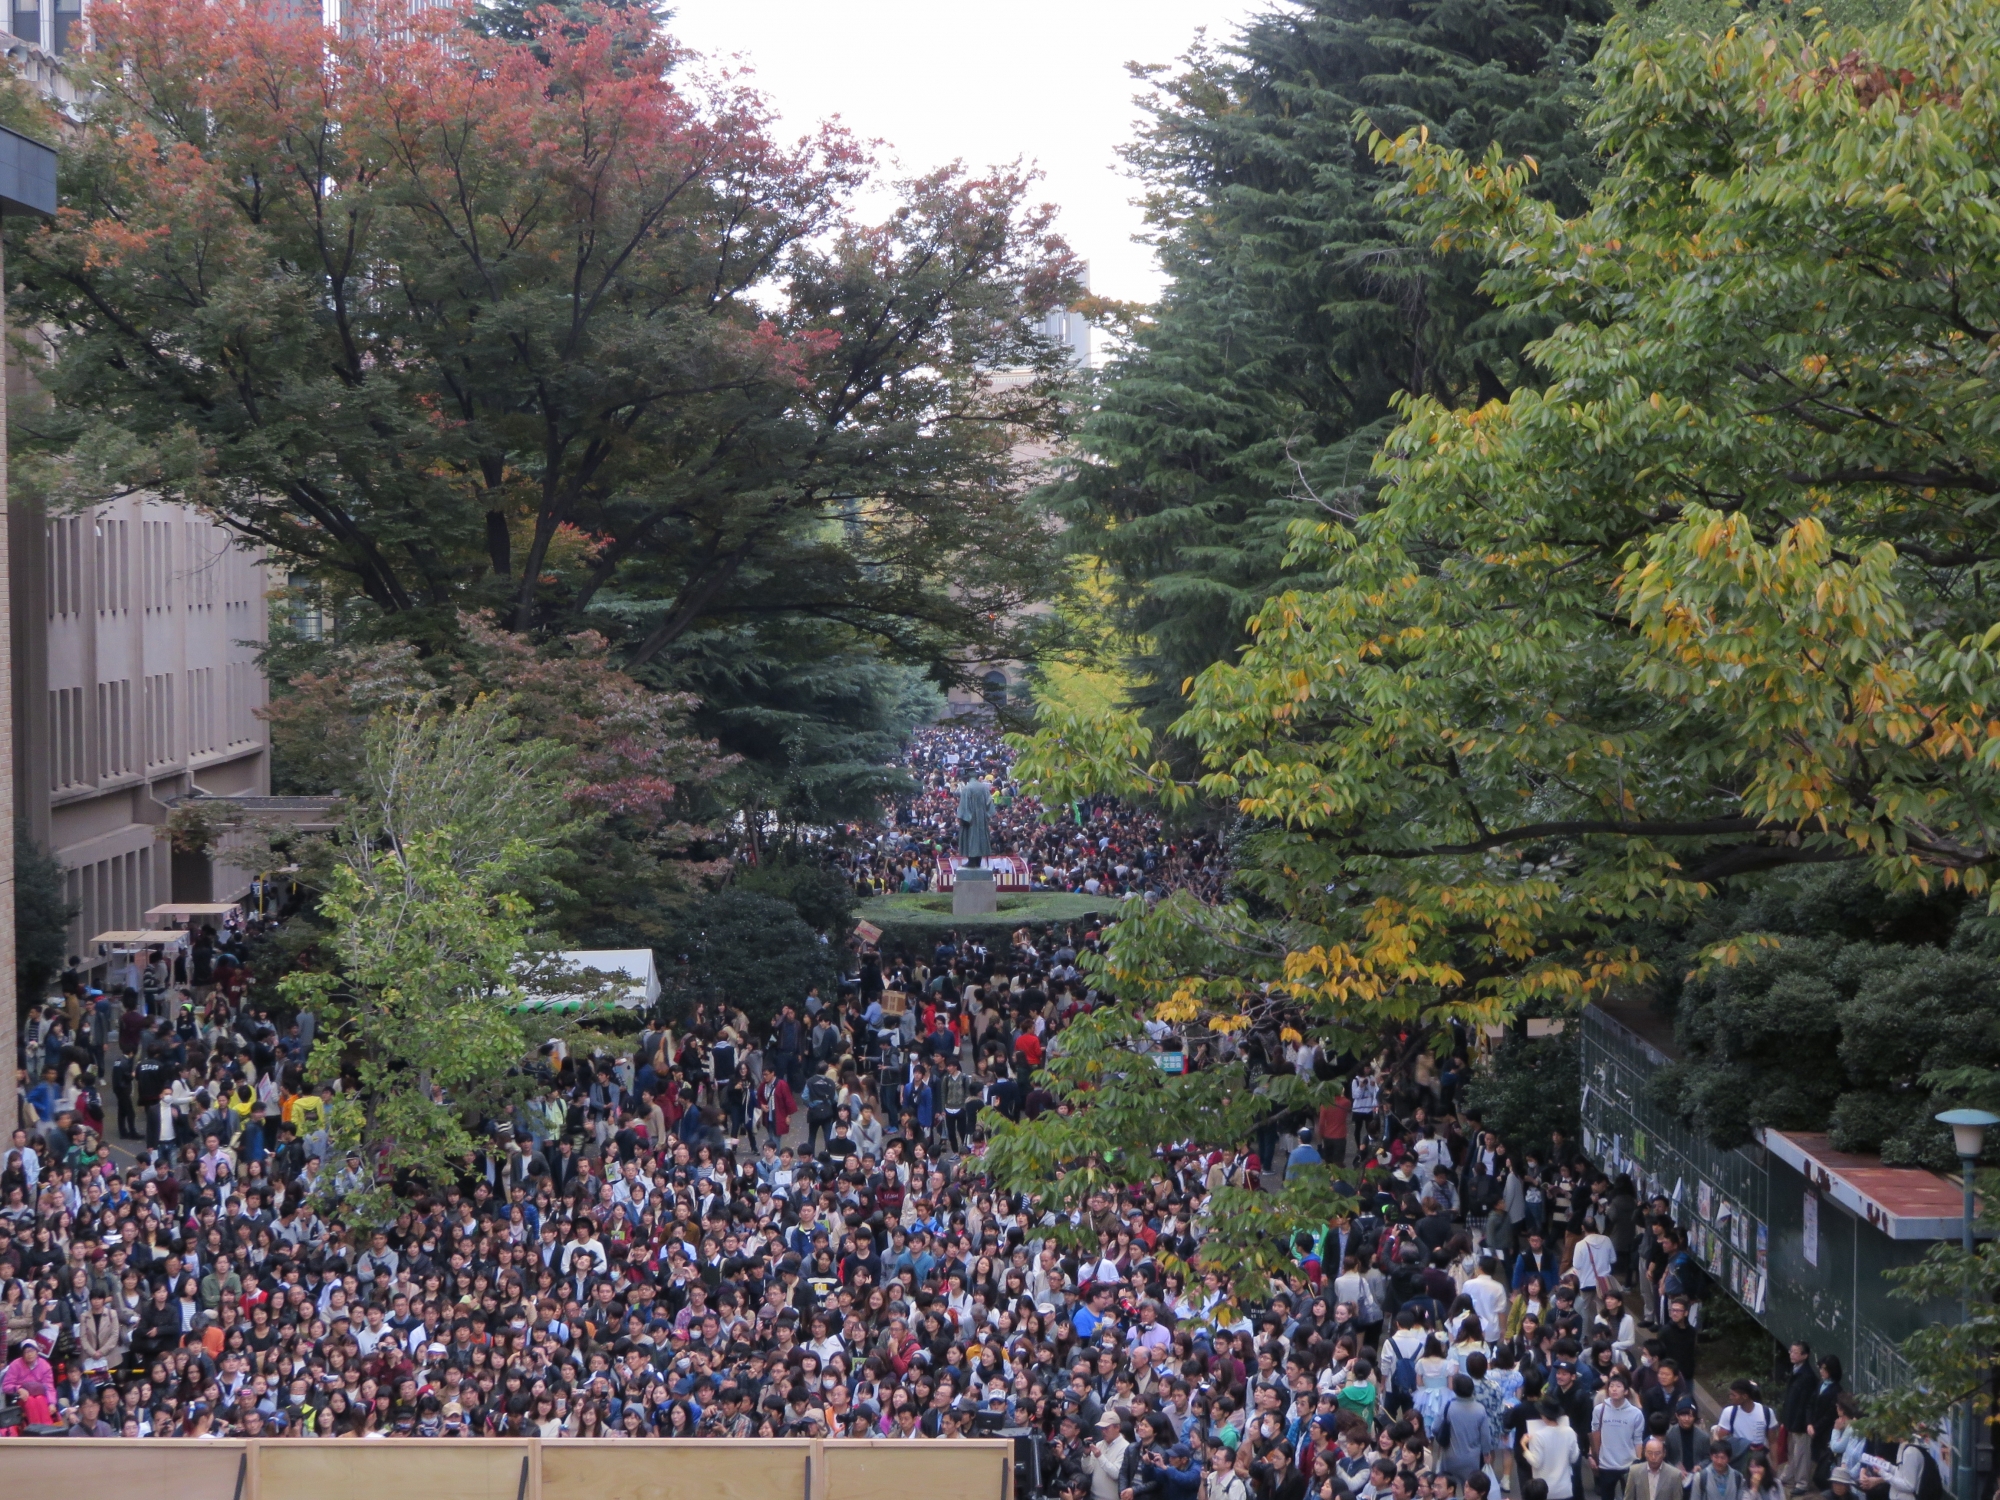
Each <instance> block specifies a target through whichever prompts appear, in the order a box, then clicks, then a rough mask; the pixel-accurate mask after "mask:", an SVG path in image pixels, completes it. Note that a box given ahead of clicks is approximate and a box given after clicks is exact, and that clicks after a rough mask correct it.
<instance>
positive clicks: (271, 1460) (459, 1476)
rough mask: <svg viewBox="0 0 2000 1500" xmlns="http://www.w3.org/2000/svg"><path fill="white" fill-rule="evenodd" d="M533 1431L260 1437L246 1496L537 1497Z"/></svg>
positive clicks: (318, 1499) (253, 1499) (333, 1499)
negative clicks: (522, 1434)
mask: <svg viewBox="0 0 2000 1500" xmlns="http://www.w3.org/2000/svg"><path fill="white" fill-rule="evenodd" d="M536 1446H537V1445H536V1444H534V1443H532V1442H530V1441H529V1440H528V1439H526V1438H513V1439H508V1438H454V1439H451V1440H449V1441H447V1440H445V1439H442V1438H435V1439H425V1438H383V1439H381V1440H379V1441H374V1440H369V1439H355V1438H293V1439H286V1438H274V1439H268V1440H259V1441H258V1443H257V1445H256V1447H257V1452H256V1453H255V1454H254V1455H253V1462H252V1464H251V1468H252V1469H253V1470H254V1471H255V1474H256V1488H255V1490H254V1491H253V1492H252V1493H251V1494H249V1495H246V1496H244V1497H243V1500H261V1497H263V1496H270V1497H272V1500H403V1497H406V1496H407V1497H410V1500H417V1497H421V1500H532V1496H533V1495H534V1493H535V1448H536Z"/></svg>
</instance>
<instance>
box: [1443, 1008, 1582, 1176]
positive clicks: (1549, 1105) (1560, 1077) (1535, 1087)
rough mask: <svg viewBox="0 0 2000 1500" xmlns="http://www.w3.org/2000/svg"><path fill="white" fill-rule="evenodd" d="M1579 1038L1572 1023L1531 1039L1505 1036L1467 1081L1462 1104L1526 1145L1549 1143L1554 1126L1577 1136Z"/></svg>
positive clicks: (1509, 1138) (1491, 1126)
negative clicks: (1564, 1027) (1489, 1057)
mask: <svg viewBox="0 0 2000 1500" xmlns="http://www.w3.org/2000/svg"><path fill="white" fill-rule="evenodd" d="M1582 1036H1583V1033H1582V1030H1581V1028H1579V1027H1577V1026H1576V1025H1574V1024H1572V1025H1571V1026H1569V1027H1568V1028H1567V1029H1566V1030H1564V1031H1562V1032H1560V1033H1558V1034H1557V1035H1555V1036H1551V1037H1536V1038H1535V1039H1534V1040H1533V1041H1530V1040H1528V1039H1527V1038H1526V1037H1521V1036H1509V1037H1508V1038H1507V1039H1506V1040H1505V1041H1503V1042H1502V1043H1501V1044H1500V1047H1499V1050H1498V1051H1496V1052H1495V1053H1494V1055H1493V1060H1492V1062H1491V1064H1490V1065H1488V1066H1487V1067H1484V1068H1482V1069H1480V1070H1479V1071H1478V1072H1477V1073H1475V1074H1473V1076H1472V1077H1471V1078H1470V1079H1469V1080H1468V1081H1467V1084H1466V1089H1465V1108H1466V1109H1467V1110H1468V1111H1469V1112H1471V1113H1473V1114H1476V1115H1478V1116H1479V1118H1480V1119H1481V1121H1483V1122H1484V1124H1485V1126H1486V1128H1487V1129H1488V1130H1491V1131H1495V1132H1497V1133H1498V1134H1499V1136H1500V1139H1501V1140H1503V1141H1508V1142H1511V1143H1516V1144H1519V1145H1520V1146H1522V1147H1524V1148H1525V1147H1528V1146H1530V1145H1540V1144H1543V1143H1545V1142H1547V1140H1548V1138H1549V1133H1550V1132H1551V1131H1554V1130H1560V1131H1562V1132H1563V1133H1564V1134H1565V1135H1567V1136H1568V1137H1569V1138H1570V1139H1571V1140H1575V1139H1576V1138H1577V1131H1578V1129H1579V1127H1580V1124H1581V1122H1580V1120H1579V1119H1578V1114H1579V1111H1580V1110H1581V1108H1582V1103H1583V1100H1582V1091H1583V1058H1582Z"/></svg>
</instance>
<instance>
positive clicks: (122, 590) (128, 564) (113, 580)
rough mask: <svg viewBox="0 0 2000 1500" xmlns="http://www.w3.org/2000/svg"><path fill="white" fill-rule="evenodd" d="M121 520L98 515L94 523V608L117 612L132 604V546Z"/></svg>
mask: <svg viewBox="0 0 2000 1500" xmlns="http://www.w3.org/2000/svg"><path fill="white" fill-rule="evenodd" d="M127 524H128V523H126V522H124V521H121V520H118V519H116V518H114V517H110V516H103V517H100V518H99V519H98V521H97V523H96V541H97V580H96V582H97V612H98V613H99V614H101V615H108V614H119V613H122V612H123V611H125V610H129V609H130V608H131V607H132V546H131V537H130V533H129V531H128V529H127Z"/></svg>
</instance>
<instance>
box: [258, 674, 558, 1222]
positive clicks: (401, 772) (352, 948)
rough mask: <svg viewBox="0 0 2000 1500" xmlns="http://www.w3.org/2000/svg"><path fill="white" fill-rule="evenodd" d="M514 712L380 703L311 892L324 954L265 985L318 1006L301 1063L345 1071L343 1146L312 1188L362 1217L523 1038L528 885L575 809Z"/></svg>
mask: <svg viewBox="0 0 2000 1500" xmlns="http://www.w3.org/2000/svg"><path fill="white" fill-rule="evenodd" d="M515 727H516V726H514V725H513V724H512V723H511V722H510V721H509V720H508V719H507V717H506V715H505V714H504V712H503V711H502V710H501V708H500V707H499V705H498V704H497V703H496V702H495V701H494V700H492V699H480V700H477V701H475V702H473V703H471V704H468V705H466V706H464V707H459V708H453V707H449V706H433V707H430V708H428V709H426V708H422V707H419V708H417V709H413V710H406V711H403V712H398V713H389V714H384V715H382V716H380V718H379V719H378V720H377V722H376V724H375V725H374V727H373V728H372V729H371V731H370V733H369V735H368V739H367V746H366V754H365V768H364V771H363V774H362V779H361V783H360V786H359V788H358V791H357V794H356V795H355V797H354V798H353V800H352V802H351V804H350V811H349V813H348V816H347V818H346V820H345V823H344V825H343V827H342V829H341V833H340V840H339V847H338V854H337V858H336V860H335V862H334V864H333V866H332V870H331V873H330V876H329V878H328V880H327V883H326V888H325V890H324V893H323V894H322V896H321V899H320V917H321V920H322V921H323V922H324V923H325V924H326V927H327V928H328V929H329V931H328V934H327V938H326V946H327V949H328V951H329V952H330V955H331V957H332V960H333V964H334V967H332V968H331V969H322V970H308V969H301V970H295V971H294V972H292V973H290V974H287V975H286V976H285V977H284V978H283V979H282V980H281V981H280V982H279V990H280V993H281V994H282V996H283V998H284V999H285V1001H286V1002H287V1003H288V1004H290V1005H292V1006H295V1007H300V1008H303V1007H305V1006H308V1005H310V1006H311V1007H312V1009H313V1010H314V1011H315V1012H316V1013H317V1015H318V1017H319V1027H318V1032H317V1034H316V1037H315V1040H314V1044H313V1052H312V1056H311V1057H310V1058H309V1059H308V1069H309V1071H310V1073H311V1075H312V1076H313V1077H314V1078H316V1079H332V1078H339V1079H340V1080H342V1087H341V1088H340V1090H339V1091H338V1092H337V1093H336V1094H334V1095H333V1096H331V1098H330V1106H331V1107H330V1109H329V1118H328V1128H329V1130H330V1131H331V1133H332V1137H333V1142H334V1145H335V1147H336V1149H337V1151H338V1152H339V1153H341V1154H342V1156H344V1154H345V1153H346V1152H348V1151H350V1150H351V1151H353V1152H355V1153H357V1155H356V1156H355V1157H354V1158H353V1162H354V1165H353V1166H352V1167H344V1168H343V1169H342V1171H341V1172H339V1173H338V1174H332V1173H330V1174H329V1177H328V1179H327V1180H326V1190H327V1191H328V1192H329V1193H331V1194H334V1195H336V1196H339V1197H342V1198H344V1199H348V1200H351V1201H352V1208H353V1211H354V1212H356V1213H358V1214H360V1215H362V1216H364V1217H365V1216H368V1215H371V1214H377V1213H380V1212H381V1211H383V1210H384V1208H385V1207H386V1204H387V1202H388V1199H389V1198H390V1196H391V1193H392V1191H393V1189H392V1183H402V1184H410V1185H414V1186H418V1187H421V1186H422V1185H424V1184H435V1183H439V1182H442V1181H444V1180H446V1178H447V1177H448V1176H449V1175H450V1174H451V1173H452V1172H453V1171H454V1170H455V1169H456V1165H457V1163H458V1162H459V1160H460V1159H461V1158H462V1156H463V1155H464V1153H465V1152H467V1151H469V1150H472V1149H473V1148H474V1144H475V1143H474V1142H473V1140H472V1138H471V1137H470V1136H469V1134H468V1133H467V1131H466V1128H465V1124H464V1116H466V1115H467V1114H472V1115H474V1116H476V1115H477V1113H479V1112H480V1111H481V1110H482V1109H484V1108H491V1107H494V1106H495V1105H496V1104H498V1103H500V1102H503V1101H504V1100H505V1097H506V1092H507V1090H508V1088H509V1081H510V1074H511V1071H512V1070H513V1069H514V1067H515V1065H516V1064H518V1063H519V1062H520V1061H521V1059H522V1058H523V1057H524V1056H526V1055H527V1053H528V1051H529V1050H530V1047H531V1043H530V1041H529V1038H528V1037H527V1035H526V1034H525V1033H524V1031H523V1025H522V1021H521V1019H520V1017H519V1015H518V1013H517V1011H516V1009H515V1007H516V1006H517V1005H518V1004H519V1002H520V1000H521V998H522V996H523V994H524V993H525V992H527V991H528V990H530V989H533V988H540V987H541V986H538V985H537V984H536V983H535V964H534V961H533V954H534V952H535V949H536V946H537V945H536V943H535V940H534V922H533V918H534V906H535V903H534V900H533V899H532V896H533V895H534V894H543V895H546V894H547V893H548V892H549V891H550V890H551V889H552V882H551V878H550V877H551V871H552V870H553V869H554V868H556V866H557V864H558V861H559V858H560V849H561V846H562V842H563V840H564V839H565V838H566V837H567V836H568V834H569V833H570V831H571V829H572V826H573V823H574V821H575V820H574V815H573V814H572V813H571V811H570V809H569V806H568V803H567V800H566V799H565V797H564V792H563V777H562V762H563V759H564V755H565V752H564V751H563V749H562V748H561V747H560V746H557V745H554V744H551V743H549V742H547V741H527V742H525V743H523V742H521V741H520V740H519V739H518V737H517V735H516V733H515ZM537 1025H538V1027H539V1028H540V1029H544V1030H545V1029H546V1026H545V1023H542V1022H540V1021H538V1022H537ZM340 1159H341V1157H340V1156H337V1157H336V1161H339V1160H340Z"/></svg>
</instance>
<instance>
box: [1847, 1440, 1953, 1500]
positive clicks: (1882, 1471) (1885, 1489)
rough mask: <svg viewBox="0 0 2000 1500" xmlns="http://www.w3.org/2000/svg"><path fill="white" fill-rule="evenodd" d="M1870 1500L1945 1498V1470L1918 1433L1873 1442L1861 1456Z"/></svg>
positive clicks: (1862, 1480) (1859, 1476)
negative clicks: (1917, 1436) (1940, 1466)
mask: <svg viewBox="0 0 2000 1500" xmlns="http://www.w3.org/2000/svg"><path fill="white" fill-rule="evenodd" d="M1859 1462H1860V1464H1861V1471H1860V1473H1858V1474H1857V1475H1856V1476H1855V1477H1856V1478H1857V1479H1858V1480H1859V1481H1860V1489H1861V1493H1862V1494H1863V1495H1864V1496H1865V1497H1867V1500H1945V1488H1944V1471H1943V1470H1942V1469H1940V1468H1939V1467H1938V1461H1937V1457H1936V1455H1934V1454H1933V1453H1932V1452H1931V1450H1930V1449H1929V1447H1927V1446H1926V1445H1925V1444H1923V1443H1921V1442H1919V1441H1918V1440H1917V1439H1916V1437H1915V1435H1912V1436H1910V1437H1906V1438H1904V1439H1902V1440H1901V1441H1900V1442H1895V1443H1883V1442H1871V1443H1869V1444H1868V1447H1867V1451H1866V1452H1865V1453H1863V1454H1862V1455H1861V1457H1860V1459H1859Z"/></svg>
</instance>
